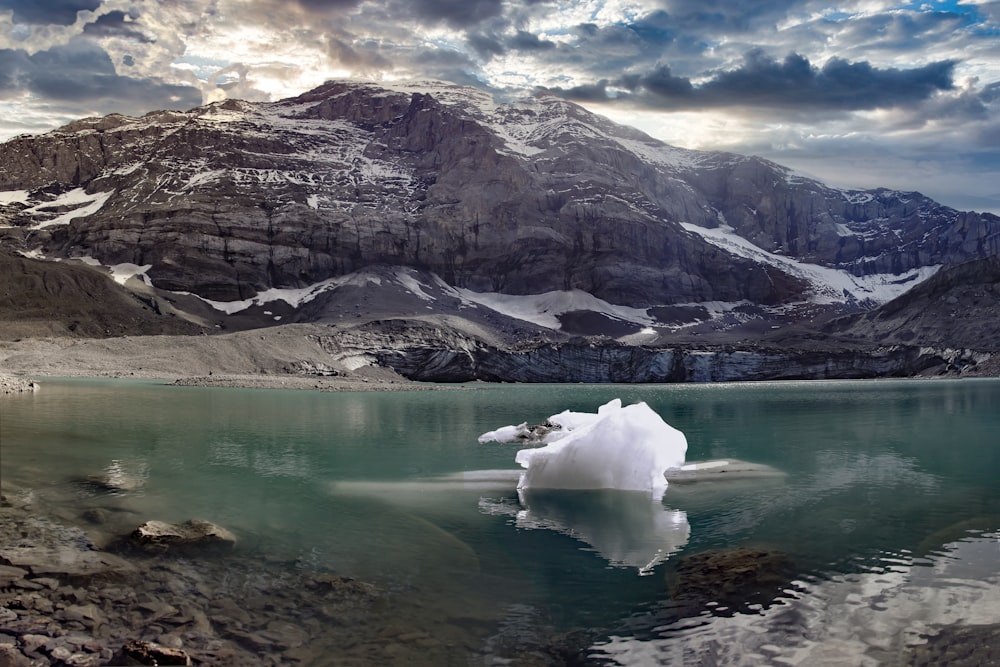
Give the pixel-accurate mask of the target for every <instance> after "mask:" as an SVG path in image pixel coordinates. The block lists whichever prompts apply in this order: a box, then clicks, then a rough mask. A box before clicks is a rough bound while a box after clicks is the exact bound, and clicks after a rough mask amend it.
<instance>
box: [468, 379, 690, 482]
mask: <svg viewBox="0 0 1000 667" xmlns="http://www.w3.org/2000/svg"><path fill="white" fill-rule="evenodd" d="M543 426H544V428H540V429H537V430H534V429H529V428H528V427H526V426H525V425H523V424H522V425H518V426H505V427H502V428H500V429H497V430H495V431H490V432H489V433H484V434H483V435H482V436H480V438H479V440H480V442H486V441H491V440H495V441H502V442H511V441H515V442H517V441H524V440H531V439H532V436H533V435H536V436H537V437H536V438H535V439H536V440H537V441H538V442H540V443H541V444H543V445H544V446H542V447H534V448H528V449H522V450H520V451H519V452H518V453H517V455H516V457H515V461H516V462H517V463H518V464H520V465H521V467H522V468H524V472H522V473H521V477H520V479H519V480H518V484H517V488H518V490H519V491H523V490H527V489H577V490H584V489H618V490H621V491H645V492H648V493H649V494H650V495H651V496H653V498H655V499H657V500H658V499H660V498H662V497H663V494H664V492H665V491H666V489H667V478H666V477H665V474H664V473H666V471H667V470H669V469H673V468H680V467H681V466H683V465H684V456H685V454H686V453H687V439H686V438H685V437H684V434H683V433H681V432H680V431H678V430H677V429H675V428H673V427H672V426H670V425H669V424H667V423H666V422H665V421H663V419H662V418H661V417H660V416H659V415H658V414H656V412H654V411H653V410H652V409H651V408H650V407H649V406H648V405H646V403H643V402H639V403H635V404H633V405H629V406H625V407H622V402H621V399H617V398H616V399H614V400H612V401H610V402H608V403H606V404H604V405H602V406H601V407H600V408H598V410H597V413H596V414H594V413H587V412H571V411H569V410H566V411H564V412H561V413H559V414H557V415H553V416H551V417H549V418H548V419H547V420H546V422H545V424H544V425H543Z"/></svg>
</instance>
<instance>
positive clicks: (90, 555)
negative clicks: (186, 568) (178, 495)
mask: <svg viewBox="0 0 1000 667" xmlns="http://www.w3.org/2000/svg"><path fill="white" fill-rule="evenodd" d="M0 563H3V564H6V565H10V566H13V568H26V569H28V570H30V572H31V574H32V575H33V576H35V577H44V576H45V575H52V576H56V577H60V578H73V579H86V578H89V577H94V576H102V577H107V576H125V575H130V574H134V573H135V572H136V568H135V567H134V566H133V565H132V564H131V563H129V562H128V561H125V560H123V559H121V558H119V557H118V556H115V555H114V554H109V553H106V552H103V551H96V550H91V549H86V548H80V547H78V546H77V545H73V544H61V545H39V546H15V547H3V548H0ZM8 569H11V568H8Z"/></svg>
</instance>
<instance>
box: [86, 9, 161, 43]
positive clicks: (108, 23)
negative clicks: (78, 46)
mask: <svg viewBox="0 0 1000 667" xmlns="http://www.w3.org/2000/svg"><path fill="white" fill-rule="evenodd" d="M125 16H126V15H125V13H124V12H119V11H114V12H108V13H107V14H104V15H103V16H101V17H99V18H98V19H97V20H96V21H94V22H93V23H88V24H87V25H85V26H84V28H83V33H84V34H85V35H88V36H90V37H124V38H127V39H132V40H135V41H138V42H145V43H150V42H153V41H155V40H154V38H150V37H147V36H146V35H144V34H143V33H142V31H140V30H137V29H136V28H135V27H134V25H133V24H132V23H129V22H128V21H126V20H125Z"/></svg>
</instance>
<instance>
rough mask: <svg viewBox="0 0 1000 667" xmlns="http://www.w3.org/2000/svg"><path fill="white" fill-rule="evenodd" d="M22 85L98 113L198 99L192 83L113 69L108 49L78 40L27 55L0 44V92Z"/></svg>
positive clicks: (184, 103) (169, 105)
mask: <svg viewBox="0 0 1000 667" xmlns="http://www.w3.org/2000/svg"><path fill="white" fill-rule="evenodd" d="M24 91H27V92H31V93H33V94H35V95H37V96H39V97H41V98H44V99H47V100H50V101H56V102H61V103H79V104H81V105H82V106H85V107H87V108H92V109H95V110H98V111H100V112H102V113H111V112H121V113H141V112H144V111H147V110H149V109H152V108H161V109H162V108H169V109H188V108H191V107H194V106H197V105H198V104H200V103H201V91H199V90H198V89H196V88H193V87H190V86H182V85H172V84H164V83H160V82H158V81H155V80H151V79H134V78H130V77H125V76H119V75H117V74H116V73H115V70H114V67H113V65H112V63H111V59H110V58H109V57H108V55H107V54H106V53H105V52H104V51H103V50H101V49H100V48H98V47H96V46H94V45H92V44H89V43H87V42H84V41H74V42H71V43H70V44H68V45H66V46H60V47H55V48H52V49H49V50H48V51H40V52H38V53H36V54H34V55H30V56H29V55H28V54H27V53H25V52H24V51H21V50H13V49H4V50H0V97H6V96H8V95H10V94H17V93H20V92H24Z"/></svg>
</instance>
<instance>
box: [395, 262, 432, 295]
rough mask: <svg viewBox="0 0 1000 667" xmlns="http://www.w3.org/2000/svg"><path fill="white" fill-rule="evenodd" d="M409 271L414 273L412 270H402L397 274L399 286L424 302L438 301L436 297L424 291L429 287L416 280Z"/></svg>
mask: <svg viewBox="0 0 1000 667" xmlns="http://www.w3.org/2000/svg"><path fill="white" fill-rule="evenodd" d="M408 271H412V269H409V270H408V269H401V270H399V271H397V272H396V280H397V281H398V282H399V284H400V285H402V286H403V287H405V288H406V289H407V290H409V291H410V292H413V294H415V295H416V296H417V297H418V298H420V299H423V300H424V301H436V299H435V298H434V297H432V296H431V295H430V294H428V293H427V292H425V291H424V289H425V288H426V287H427V285H424V284H423V283H422V282H420V281H419V280H417V279H416V278H414V277H413V276H412V275H410V273H408Z"/></svg>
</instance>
